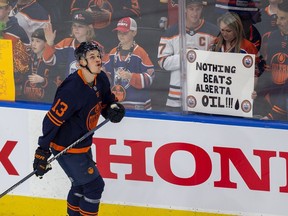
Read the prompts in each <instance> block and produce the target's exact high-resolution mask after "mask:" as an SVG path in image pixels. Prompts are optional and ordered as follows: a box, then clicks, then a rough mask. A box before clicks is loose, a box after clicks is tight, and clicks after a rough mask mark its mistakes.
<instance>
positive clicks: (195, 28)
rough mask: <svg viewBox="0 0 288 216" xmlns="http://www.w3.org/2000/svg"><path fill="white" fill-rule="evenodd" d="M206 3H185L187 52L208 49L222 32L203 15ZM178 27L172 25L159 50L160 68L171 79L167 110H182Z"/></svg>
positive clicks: (191, 1)
mask: <svg viewBox="0 0 288 216" xmlns="http://www.w3.org/2000/svg"><path fill="white" fill-rule="evenodd" d="M205 3H206V2H203V1H201V0H186V11H185V14H186V47H187V48H188V49H198V50H208V49H209V45H210V44H211V43H212V41H213V40H214V39H215V37H216V35H217V34H218V32H219V30H218V28H217V26H216V25H214V24H212V23H210V22H207V21H206V20H205V18H204V17H203V16H202V12H203V7H204V5H205ZM179 38H180V34H179V24H176V25H174V26H171V27H170V28H168V29H167V30H166V32H165V33H164V34H163V35H162V36H161V38H160V43H159V47H158V63H159V66H160V67H161V68H162V69H163V70H164V71H167V72H168V73H170V74H171V76H170V84H169V92H168V97H167V101H166V110H167V111H172V112H173V111H175V112H180V111H181V73H180V47H179Z"/></svg>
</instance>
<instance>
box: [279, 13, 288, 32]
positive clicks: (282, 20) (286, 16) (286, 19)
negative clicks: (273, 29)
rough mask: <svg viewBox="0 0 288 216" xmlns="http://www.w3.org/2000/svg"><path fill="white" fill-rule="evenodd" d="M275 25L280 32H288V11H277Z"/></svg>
mask: <svg viewBox="0 0 288 216" xmlns="http://www.w3.org/2000/svg"><path fill="white" fill-rule="evenodd" d="M277 25H278V27H279V29H280V31H281V32H283V33H284V34H288V13H287V12H285V11H281V10H278V11H277Z"/></svg>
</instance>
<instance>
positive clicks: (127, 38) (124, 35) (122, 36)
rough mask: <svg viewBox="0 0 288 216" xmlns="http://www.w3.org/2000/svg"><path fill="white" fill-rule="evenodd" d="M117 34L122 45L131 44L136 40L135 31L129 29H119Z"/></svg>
mask: <svg viewBox="0 0 288 216" xmlns="http://www.w3.org/2000/svg"><path fill="white" fill-rule="evenodd" d="M117 36H118V40H119V42H120V44H121V45H122V46H125V45H129V44H131V42H132V41H133V40H134V37H135V32H134V31H129V32H121V31H117Z"/></svg>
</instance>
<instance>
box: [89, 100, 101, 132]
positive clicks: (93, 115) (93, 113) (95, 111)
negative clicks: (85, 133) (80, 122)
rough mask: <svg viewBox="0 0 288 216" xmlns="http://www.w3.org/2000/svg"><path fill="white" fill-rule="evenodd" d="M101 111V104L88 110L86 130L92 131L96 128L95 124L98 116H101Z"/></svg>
mask: <svg viewBox="0 0 288 216" xmlns="http://www.w3.org/2000/svg"><path fill="white" fill-rule="evenodd" d="M101 110H102V108H101V104H97V105H96V106H95V107H93V108H92V109H91V110H90V112H89V114H88V116H87V120H86V125H87V129H88V130H92V129H93V128H95V127H96V125H97V122H98V120H99V116H100V114H101Z"/></svg>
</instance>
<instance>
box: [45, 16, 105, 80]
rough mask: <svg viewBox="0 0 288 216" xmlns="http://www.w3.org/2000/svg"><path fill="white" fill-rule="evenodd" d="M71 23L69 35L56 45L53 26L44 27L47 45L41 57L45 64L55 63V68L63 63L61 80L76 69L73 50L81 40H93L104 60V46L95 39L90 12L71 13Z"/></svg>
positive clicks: (76, 64)
mask: <svg viewBox="0 0 288 216" xmlns="http://www.w3.org/2000/svg"><path fill="white" fill-rule="evenodd" d="M71 24H72V26H71V37H67V38H64V39H63V40H61V41H60V42H58V43H57V44H56V45H54V40H55V37H56V31H55V30H53V26H52V25H51V24H48V25H47V26H46V27H45V28H44V32H45V37H46V39H47V45H46V46H45V50H44V53H43V59H44V62H45V63H46V64H49V65H55V66H56V68H59V66H61V65H63V64H64V65H65V70H64V73H63V74H62V77H61V80H63V79H65V77H67V76H68V75H69V74H71V73H74V72H75V71H76V70H77V68H78V63H77V61H76V59H75V57H74V51H75V49H76V48H77V47H78V46H79V44H80V43H82V42H86V41H93V42H94V43H97V44H98V46H99V47H100V50H101V52H102V53H101V54H102V55H103V61H105V50H104V47H103V46H102V45H101V44H100V43H99V42H98V41H96V40H95V33H94V29H93V25H92V24H93V19H92V17H91V14H90V13H88V12H87V11H77V12H75V13H74V14H73V18H72V20H71Z"/></svg>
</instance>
